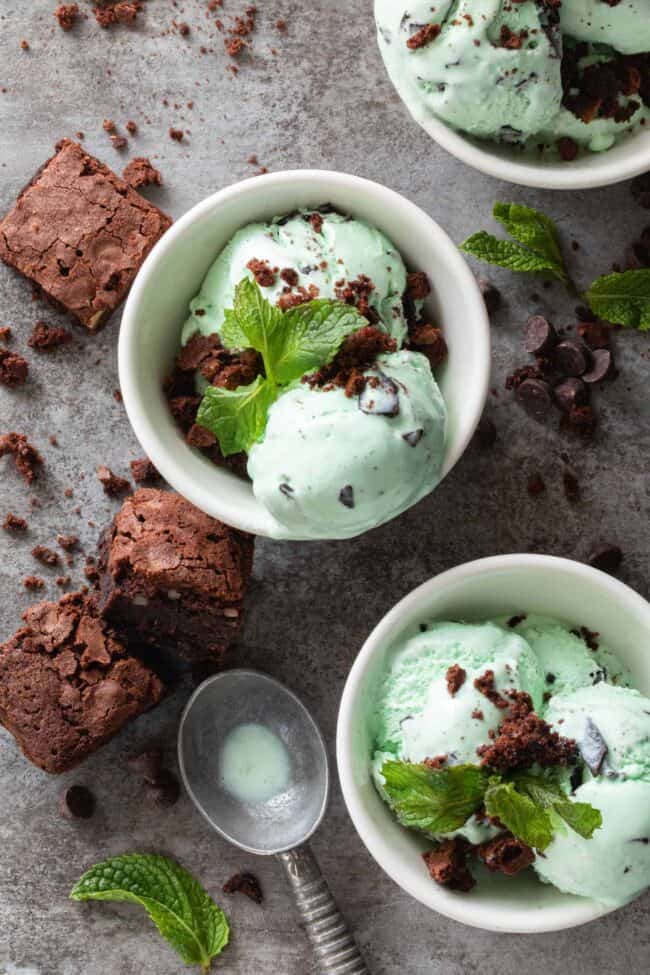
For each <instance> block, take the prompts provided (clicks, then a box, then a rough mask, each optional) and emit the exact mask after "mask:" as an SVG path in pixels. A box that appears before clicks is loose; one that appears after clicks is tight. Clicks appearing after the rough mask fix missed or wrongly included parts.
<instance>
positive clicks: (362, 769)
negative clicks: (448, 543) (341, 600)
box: [336, 555, 650, 933]
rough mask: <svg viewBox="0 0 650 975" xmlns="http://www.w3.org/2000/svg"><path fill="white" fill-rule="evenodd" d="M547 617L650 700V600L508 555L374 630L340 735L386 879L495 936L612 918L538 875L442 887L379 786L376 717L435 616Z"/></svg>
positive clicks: (602, 580)
mask: <svg viewBox="0 0 650 975" xmlns="http://www.w3.org/2000/svg"><path fill="white" fill-rule="evenodd" d="M526 611H528V612H530V613H541V614H544V615H547V616H552V617H554V618H556V619H559V620H561V621H563V622H566V623H569V624H571V625H572V626H574V625H585V626H588V627H589V628H590V629H593V630H596V631H597V632H598V633H600V634H601V636H602V639H603V642H605V643H607V644H608V645H609V646H610V647H611V648H612V649H613V650H614V651H615V652H616V653H617V654H618V655H619V656H620V657H621V659H622V660H623V662H624V663H625V664H626V665H627V666H628V667H629V668H630V670H631V671H632V673H633V674H634V677H635V680H636V683H637V685H638V686H639V688H640V689H641V690H642V691H643V692H644V693H645V694H650V603H648V602H646V600H645V599H643V598H642V597H641V596H639V595H638V594H637V593H635V592H634V591H633V590H632V589H630V588H629V587H628V586H625V585H624V584H623V583H622V582H619V581H618V580H616V579H613V578H612V577H611V576H608V575H605V574H604V573H603V572H598V571H597V570H596V569H592V568H590V567H589V566H587V565H583V564H581V563H579V562H572V561H569V560H568V559H559V558H554V557H552V556H547V555H500V556H496V557H494V558H489V559H480V560H478V561H476V562H468V563H466V564H465V565H460V566H458V567H457V568H455V569H451V570H450V571H448V572H443V573H442V575H439V576H436V577H435V578H434V579H430V580H429V582H425V583H424V585H422V586H420V587H419V588H418V589H416V590H414V591H413V592H412V593H410V594H409V595H408V596H406V597H405V598H404V599H402V601H401V602H399V603H398V604H397V605H396V606H395V607H394V608H393V609H392V610H391V611H390V612H389V613H388V614H387V615H386V616H385V617H384V618H383V619H382V620H381V622H380V623H379V624H378V626H377V627H376V628H375V629H374V630H373V632H372V633H371V634H370V636H369V637H368V639H367V640H366V642H365V644H364V646H363V647H362V649H361V652H360V653H359V656H358V657H357V659H356V661H355V663H354V666H353V667H352V670H351V671H350V675H349V677H348V679H347V682H346V685H345V689H344V691H343V697H342V700H341V708H340V712H339V718H338V730H337V744H336V748H337V761H338V769H339V776H340V780H341V788H342V790H343V797H344V799H345V802H346V805H347V807H348V812H349V813H350V817H351V819H352V822H353V823H354V825H355V827H356V829H357V832H358V833H359V836H360V837H361V839H362V840H363V842H364V843H365V845H366V847H367V849H368V851H369V852H370V854H371V855H372V856H373V857H374V859H375V860H376V861H377V863H378V864H379V866H380V867H382V868H383V869H384V870H385V871H386V873H387V874H388V875H389V876H390V877H392V879H393V880H394V881H395V883H397V884H399V886H400V887H402V888H403V889H404V890H405V891H406V892H407V893H409V894H411V895H412V896H413V897H415V898H416V899H417V900H419V901H421V902H422V903H423V904H425V905H426V906H427V907H429V908H431V910H434V911H438V912H439V913H440V914H444V915H446V916H447V917H450V918H453V919H454V920H455V921H461V922H462V923H463V924H468V925H471V926H472V927H477V928H483V929H485V930H488V931H502V932H513V933H535V932H541V931H558V930H561V929H562V928H571V927H576V926H577V925H579V924H584V923H586V922H587V921H593V920H594V919H595V918H598V917H601V916H602V915H603V914H608V913H609V912H610V911H611V910H613V908H608V907H605V906H603V905H602V904H598V903H596V902H595V901H592V900H588V899H587V898H582V897H574V896H571V895H569V894H562V893H560V892H559V891H558V890H556V889H555V888H554V887H551V886H549V885H546V884H542V883H540V882H538V881H537V880H535V878H534V877H533V876H525V875H520V876H518V877H514V878H507V879H506V878H504V877H502V876H500V875H497V876H495V877H489V876H486V877H485V878H484V877H483V876H481V881H480V883H479V884H477V886H476V887H475V888H474V890H473V891H472V892H471V894H459V893H454V892H452V891H448V890H445V889H444V888H443V887H440V886H438V885H437V884H436V883H435V882H434V881H433V880H432V879H431V878H430V877H429V874H428V872H427V870H426V867H425V865H424V863H423V862H422V858H421V853H422V851H423V850H425V849H427V848H429V847H430V845H431V844H430V843H427V842H426V840H424V839H421V838H420V837H418V836H417V835H416V834H415V833H413V832H409V831H408V830H406V829H404V828H402V827H401V826H400V825H399V824H398V822H397V820H396V819H395V818H394V817H393V815H392V813H391V812H390V810H389V808H388V806H387V805H386V804H385V803H384V802H383V801H382V800H381V799H380V798H379V795H378V794H377V792H376V790H375V787H374V785H373V782H372V777H371V773H370V758H371V752H372V741H371V733H370V730H369V727H368V716H369V713H370V711H371V709H372V706H373V703H374V701H375V700H376V693H377V687H378V683H379V681H380V680H381V677H382V675H383V673H384V671H385V665H386V659H387V654H388V653H389V651H390V650H391V648H392V647H393V646H395V644H397V643H401V642H402V641H403V640H404V639H407V638H408V637H410V636H412V635H414V634H415V633H417V632H418V624H419V623H420V622H423V621H425V620H429V619H432V618H437V619H448V618H451V619H467V620H483V619H488V618H490V617H493V616H496V615H499V614H502V613H512V614H514V613H517V612H526Z"/></svg>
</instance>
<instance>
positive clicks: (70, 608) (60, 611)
mask: <svg viewBox="0 0 650 975" xmlns="http://www.w3.org/2000/svg"><path fill="white" fill-rule="evenodd" d="M23 619H24V621H25V626H23V627H22V628H21V629H19V630H18V631H17V632H16V633H15V634H14V635H13V636H12V637H11V638H10V639H9V640H8V641H7V643H5V644H3V645H2V646H1V647H0V724H2V725H4V727H5V728H6V729H7V730H8V731H9V732H10V733H11V734H12V735H13V736H14V738H15V739H16V741H17V742H18V744H19V745H20V747H21V749H22V750H23V752H24V753H25V755H26V756H27V758H28V759H29V760H30V762H33V763H34V765H37V766H38V767H39V768H42V769H43V770H44V771H46V772H51V773H55V774H58V773H60V772H66V771H67V770H68V769H71V768H73V767H74V766H76V765H78V764H79V763H80V762H82V761H83V760H84V759H85V758H87V756H88V755H90V754H91V753H92V752H94V751H95V750H96V749H98V748H100V747H101V746H102V745H104V744H105V743H106V742H107V741H109V739H110V738H112V737H113V736H114V735H115V734H116V733H117V732H118V731H119V730H120V729H121V728H122V727H123V726H124V725H125V724H126V723H127V722H128V721H130V720H131V719H132V718H135V717H137V715H139V714H141V713H142V712H143V711H146V710H147V709H148V708H150V707H153V706H154V705H155V704H157V703H158V701H159V700H160V699H161V697H162V695H163V693H164V690H165V688H164V685H163V684H162V682H161V681H160V679H159V678H158V677H157V676H156V675H155V674H154V673H153V672H152V671H151V670H150V669H149V668H148V667H146V666H145V665H144V664H143V663H142V662H141V661H140V660H137V659H135V658H134V657H131V656H129V655H128V653H127V652H126V650H125V648H124V646H123V644H122V643H121V642H120V641H119V640H118V638H117V636H116V634H115V632H114V631H113V630H112V629H111V628H110V627H109V626H107V624H106V623H105V622H104V621H103V620H102V619H101V618H100V617H99V615H98V613H97V610H96V608H95V606H94V605H93V603H92V601H91V600H90V599H89V598H88V597H87V596H85V595H84V594H83V593H70V594H68V595H66V596H64V597H63V598H62V599H61V600H60V601H59V602H58V603H50V602H45V603H39V604H37V605H35V606H31V607H30V608H29V609H28V610H27V611H26V612H25V614H24V615H23Z"/></svg>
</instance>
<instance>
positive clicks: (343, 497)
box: [339, 484, 354, 508]
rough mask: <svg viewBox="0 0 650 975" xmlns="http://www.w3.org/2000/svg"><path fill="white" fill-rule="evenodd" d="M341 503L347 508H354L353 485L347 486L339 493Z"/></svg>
mask: <svg viewBox="0 0 650 975" xmlns="http://www.w3.org/2000/svg"><path fill="white" fill-rule="evenodd" d="M339 501H340V502H341V504H342V505H345V507H346V508H354V488H353V487H352V485H351V484H346V485H345V487H342V488H341V490H340V491H339Z"/></svg>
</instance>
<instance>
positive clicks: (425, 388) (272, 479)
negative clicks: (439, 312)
mask: <svg viewBox="0 0 650 975" xmlns="http://www.w3.org/2000/svg"><path fill="white" fill-rule="evenodd" d="M366 375H368V376H371V377H375V378H377V379H378V380H379V385H378V386H376V387H374V388H373V387H371V386H370V385H368V386H367V387H366V390H365V392H364V394H362V396H361V397H358V396H354V397H349V396H346V394H345V392H344V390H343V389H340V388H337V389H331V390H327V391H324V390H322V389H311V388H310V387H309V386H307V385H305V384H299V385H297V386H296V387H294V388H293V389H290V390H289V391H288V392H286V393H284V394H283V395H282V396H280V398H279V399H278V400H277V401H276V402H275V403H274V404H273V406H272V407H271V409H270V411H269V418H268V423H267V426H266V432H265V434H264V437H263V439H262V440H261V441H260V442H258V443H256V444H254V445H253V447H252V449H251V451H250V454H249V458H248V473H249V475H250V477H251V479H252V481H253V491H254V493H255V496H256V497H257V498H259V500H260V501H261V502H262V504H263V505H264V506H265V507H266V508H267V509H268V510H269V511H270V512H271V514H272V515H273V516H274V517H275V518H276V519H277V521H278V522H279V523H280V524H281V525H283V526H285V528H287V529H289V530H290V532H291V533H292V535H296V536H299V537H303V538H347V537H350V536H352V535H356V534H358V533H359V532H362V531H366V530H367V529H369V528H373V527H374V526H375V525H378V524H381V523H382V522H384V521H387V520H388V519H390V518H393V517H395V516H396V515H398V514H400V512H402V511H404V510H405V509H406V508H408V507H410V506H411V505H413V504H415V503H416V502H417V501H419V500H420V498H422V497H424V495H426V494H428V493H429V492H430V491H432V490H433V489H434V487H435V486H436V484H437V483H438V481H439V479H440V472H441V468H442V460H443V456H444V445H445V406H444V402H443V399H442V396H441V394H440V390H439V389H438V386H437V383H436V381H435V379H434V378H433V375H432V372H431V368H430V366H429V362H428V360H427V359H426V358H425V357H424V356H423V355H420V354H419V353H417V352H407V351H402V352H395V353H391V354H388V355H384V356H381V357H380V359H379V360H378V367H377V368H374V369H371V370H368V371H367V373H366Z"/></svg>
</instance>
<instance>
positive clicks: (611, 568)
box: [587, 542, 623, 574]
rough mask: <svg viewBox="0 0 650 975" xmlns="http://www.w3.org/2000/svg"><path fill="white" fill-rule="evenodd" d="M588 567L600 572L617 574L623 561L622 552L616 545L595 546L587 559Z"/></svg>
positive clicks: (603, 544)
mask: <svg viewBox="0 0 650 975" xmlns="http://www.w3.org/2000/svg"><path fill="white" fill-rule="evenodd" d="M587 561H588V563H589V565H591V566H592V567H593V568H594V569H600V571H601V572H609V573H610V574H611V573H614V572H617V571H618V569H619V568H620V566H621V562H622V561H623V552H622V551H621V549H620V548H619V547H618V545H609V544H607V543H606V542H603V543H602V544H599V545H595V546H594V547H593V548H592V550H591V552H590V553H589V557H588V559H587Z"/></svg>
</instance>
